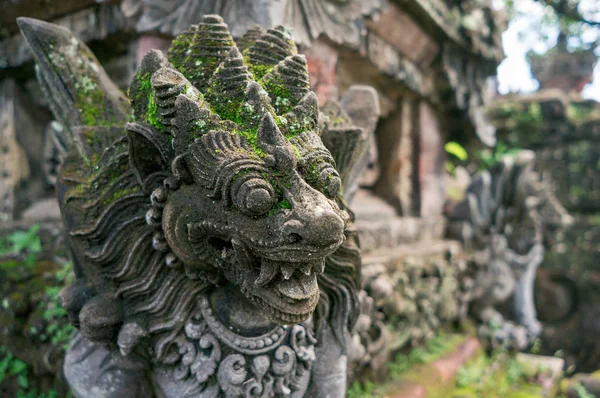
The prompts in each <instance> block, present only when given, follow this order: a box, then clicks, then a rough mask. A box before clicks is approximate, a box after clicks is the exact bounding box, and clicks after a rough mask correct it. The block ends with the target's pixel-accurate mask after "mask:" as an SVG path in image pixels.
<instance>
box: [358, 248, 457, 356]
mask: <svg viewBox="0 0 600 398" xmlns="http://www.w3.org/2000/svg"><path fill="white" fill-rule="evenodd" d="M461 250H462V249H461V246H460V244H459V243H458V242H456V241H422V242H419V243H412V244H403V245H402V244H401V245H396V246H395V247H393V248H391V249H379V250H378V251H377V252H376V253H372V254H370V255H367V256H365V258H364V264H363V269H362V276H363V278H362V283H363V287H364V289H365V291H366V292H367V293H368V294H369V296H370V297H372V298H373V299H374V302H375V305H376V306H377V308H379V309H380V310H381V312H382V313H383V315H384V321H385V322H386V324H387V325H388V327H389V330H390V331H391V334H392V336H391V340H390V341H391V345H390V349H391V350H392V351H395V350H399V349H401V348H403V347H408V346H417V345H420V344H422V343H423V342H425V341H427V340H428V339H430V338H431V337H433V336H434V335H435V333H436V331H437V330H438V329H439V328H440V327H441V325H443V324H447V323H449V322H452V321H454V320H456V319H458V318H459V317H461V316H462V314H463V308H462V307H463V306H464V305H465V304H466V303H464V302H463V296H464V292H462V290H461V286H460V283H459V280H460V279H461V274H462V272H464V258H462V256H461Z"/></svg>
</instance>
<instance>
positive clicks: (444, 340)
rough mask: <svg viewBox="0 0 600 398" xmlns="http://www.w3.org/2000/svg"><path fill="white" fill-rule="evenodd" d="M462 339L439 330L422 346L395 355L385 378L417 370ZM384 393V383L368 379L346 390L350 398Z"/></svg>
mask: <svg viewBox="0 0 600 398" xmlns="http://www.w3.org/2000/svg"><path fill="white" fill-rule="evenodd" d="M463 341H464V336H462V335H460V334H453V333H443V332H439V333H438V334H436V335H435V336H434V337H433V338H432V339H431V340H429V341H428V342H427V343H426V344H425V345H424V346H422V347H416V348H413V349H412V350H411V351H410V352H408V353H405V354H398V355H396V358H395V359H394V361H393V362H390V363H389V365H388V377H387V379H388V380H390V381H398V380H400V379H402V378H404V377H405V376H406V375H407V374H408V373H409V371H413V370H417V368H418V367H419V366H422V365H425V364H427V363H430V362H433V361H435V360H437V359H440V358H441V357H443V356H444V355H447V354H449V353H450V352H451V351H452V350H454V349H455V348H456V347H457V346H458V345H459V344H460V343H461V342H463ZM384 394H385V386H384V385H376V384H373V383H372V382H369V381H364V382H358V381H357V382H354V383H353V384H352V386H351V387H350V389H349V390H348V397H350V398H367V397H369V398H375V397H382V396H384Z"/></svg>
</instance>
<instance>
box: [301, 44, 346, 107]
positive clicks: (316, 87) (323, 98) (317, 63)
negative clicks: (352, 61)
mask: <svg viewBox="0 0 600 398" xmlns="http://www.w3.org/2000/svg"><path fill="white" fill-rule="evenodd" d="M303 53H304V55H306V62H307V64H308V72H309V73H310V77H311V78H310V89H311V90H313V91H314V92H315V93H317V98H319V103H320V104H325V102H327V100H329V99H335V98H337V97H338V92H337V90H338V88H337V72H336V68H337V61H338V56H337V52H336V51H335V49H334V48H333V47H332V46H331V45H329V44H327V43H326V42H325V41H323V40H317V41H315V42H314V43H313V45H312V46H311V47H310V48H307V49H305V50H304V51H303Z"/></svg>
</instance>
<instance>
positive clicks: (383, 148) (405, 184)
mask: <svg viewBox="0 0 600 398" xmlns="http://www.w3.org/2000/svg"><path fill="white" fill-rule="evenodd" d="M417 112H418V108H417V105H416V103H415V100H414V99H411V98H404V99H403V100H402V102H401V103H400V107H399V109H398V110H397V111H396V112H394V113H392V114H391V115H390V116H389V117H388V118H387V119H386V120H384V121H383V122H382V124H381V126H380V128H379V129H378V131H377V137H376V138H377V146H378V151H379V179H378V180H377V182H376V184H375V187H374V190H375V193H376V194H377V195H379V196H381V197H382V198H384V199H385V200H386V201H387V202H388V203H390V204H391V205H392V206H394V208H395V209H396V211H397V212H398V214H401V215H403V216H407V217H408V216H418V215H419V213H420V211H419V208H418V203H419V194H420V193H419V188H418V184H419V181H418V179H417V174H416V173H417V172H418V169H417V167H418V155H419V153H418V149H417V148H418V146H417V145H418V119H417V118H418V115H417Z"/></svg>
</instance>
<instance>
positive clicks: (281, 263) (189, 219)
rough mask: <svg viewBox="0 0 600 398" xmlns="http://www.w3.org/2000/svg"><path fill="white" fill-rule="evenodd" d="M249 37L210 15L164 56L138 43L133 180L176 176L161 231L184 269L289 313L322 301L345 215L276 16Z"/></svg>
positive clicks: (312, 104)
mask: <svg viewBox="0 0 600 398" xmlns="http://www.w3.org/2000/svg"><path fill="white" fill-rule="evenodd" d="M213 37H220V38H221V39H219V41H213ZM248 40H250V39H247V40H245V39H244V40H242V42H247V41H248ZM252 40H253V41H254V44H252V45H250V46H249V47H248V48H246V49H242V51H243V55H242V52H241V51H240V49H239V48H238V47H237V46H236V45H235V43H234V42H233V40H232V39H231V37H230V35H229V33H228V31H227V29H226V26H225V25H224V24H223V23H222V20H221V19H220V18H217V17H214V16H207V17H205V19H204V22H203V23H201V24H200V25H198V26H195V27H192V28H191V30H190V31H189V32H187V33H184V34H182V35H181V36H180V37H178V38H177V39H175V41H174V44H173V47H172V48H171V50H170V52H169V58H168V59H167V58H166V57H165V56H164V55H163V54H162V53H160V52H157V51H153V52H150V53H149V54H147V55H146V56H145V57H144V59H143V60H142V63H141V65H140V68H139V69H138V72H137V74H136V77H135V78H134V81H133V83H132V85H131V87H130V90H129V95H130V98H131V100H132V105H133V108H134V116H135V120H136V122H135V123H130V124H128V125H127V127H126V129H127V131H128V134H129V137H130V157H131V162H132V167H133V169H134V171H135V172H136V175H137V176H138V179H139V181H140V184H141V185H142V186H146V187H148V186H149V184H150V183H149V182H148V181H149V180H151V179H152V175H156V173H159V174H160V173H162V174H161V175H163V178H164V175H165V174H171V177H170V178H173V179H174V180H175V181H176V183H175V184H174V186H173V187H172V188H171V189H169V190H168V191H169V192H168V194H167V195H165V196H166V202H165V203H162V204H161V205H160V209H157V213H160V214H161V215H162V218H160V223H161V224H162V226H161V231H158V233H159V236H160V239H162V236H164V241H166V244H167V245H168V247H169V248H168V249H167V250H170V251H171V252H172V253H173V255H174V257H173V258H174V259H175V260H180V261H178V263H183V266H184V267H183V268H184V271H185V273H186V274H187V276H188V277H190V278H192V279H203V280H208V281H211V282H212V283H213V284H215V285H221V284H223V283H224V280H227V281H228V282H229V283H232V284H234V285H236V286H238V287H239V288H240V290H241V292H243V293H244V294H245V295H246V296H247V297H248V298H250V299H251V300H253V301H255V302H256V303H257V304H259V308H264V310H265V312H266V313H267V315H268V316H269V317H270V318H271V319H273V320H274V321H277V322H279V323H285V324H296V323H298V322H301V321H303V320H305V319H307V318H308V317H309V316H310V315H311V314H312V312H313V311H314V309H315V307H316V305H317V303H318V301H319V286H318V284H317V276H318V275H319V274H320V273H322V272H323V270H324V267H325V258H326V257H327V256H329V255H330V254H332V253H333V252H335V251H336V250H337V249H338V248H339V247H340V246H341V244H342V243H343V240H344V230H345V227H346V224H347V222H348V220H349V216H348V214H347V213H346V212H345V211H342V210H341V209H340V208H339V207H338V205H337V201H338V198H339V197H340V194H341V192H340V191H341V185H342V182H341V178H340V175H339V173H338V172H337V171H336V169H335V164H334V161H333V157H332V155H331V153H330V152H329V151H328V150H327V149H326V148H325V146H324V145H323V143H322V141H321V139H320V137H319V135H320V134H321V133H322V132H323V131H324V129H325V128H327V127H326V123H325V119H323V117H322V115H321V114H320V113H319V106H318V101H317V98H316V95H315V94H314V93H312V92H310V90H309V84H308V68H307V65H306V60H305V59H304V57H303V56H302V55H299V54H297V50H296V48H295V44H294V43H293V41H292V40H291V35H290V34H289V32H288V31H287V30H286V29H285V28H282V27H279V28H276V29H273V30H269V31H267V32H265V33H264V34H263V35H262V36H260V38H258V39H256V38H254V39H252ZM252 40H250V41H252ZM209 47H210V51H208V48H209ZM215 54H216V55H215ZM169 168H170V172H167V170H168V169H169ZM175 186H176V187H175ZM150 218H152V217H150ZM157 219H158V218H157ZM158 246H159V249H160V250H162V247H161V245H160V244H159V245H158ZM175 260H174V261H175Z"/></svg>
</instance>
